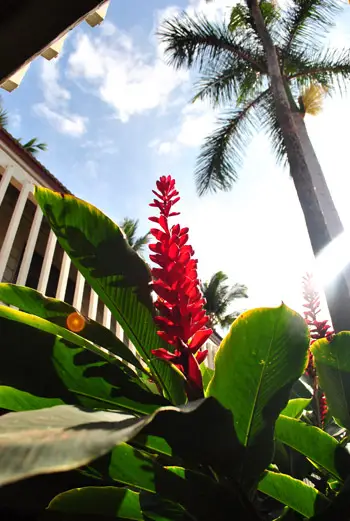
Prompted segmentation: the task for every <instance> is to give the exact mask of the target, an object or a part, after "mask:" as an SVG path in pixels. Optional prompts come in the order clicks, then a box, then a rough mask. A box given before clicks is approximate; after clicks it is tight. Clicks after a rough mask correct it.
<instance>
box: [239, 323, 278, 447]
mask: <svg viewBox="0 0 350 521" xmlns="http://www.w3.org/2000/svg"><path fill="white" fill-rule="evenodd" d="M276 324H277V321H276V322H275V323H274V326H273V333H272V336H271V340H270V345H269V348H268V350H267V357H266V358H267V359H266V362H265V364H264V367H263V369H262V371H261V374H260V379H259V385H258V387H257V391H256V394H255V397H254V401H253V404H252V409H251V414H250V418H249V422H248V428H247V433H246V436H245V440H244V446H245V447H247V446H248V442H249V439H250V434H251V430H252V426H253V418H254V411H255V409H256V404H257V401H258V398H259V395H260V391H261V387H262V385H261V384H262V380H263V377H264V373H265V371H266V367H267V361H268V360H269V357H270V351H271V347H272V344H273V341H274V338H275V332H276Z"/></svg>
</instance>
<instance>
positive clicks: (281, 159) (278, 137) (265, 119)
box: [258, 90, 288, 166]
mask: <svg viewBox="0 0 350 521" xmlns="http://www.w3.org/2000/svg"><path fill="white" fill-rule="evenodd" d="M258 118H259V120H260V122H261V127H262V130H263V131H264V132H265V133H266V135H267V136H268V137H269V139H270V142H271V147H272V150H273V152H274V154H275V157H276V161H277V164H280V165H282V166H285V165H286V164H287V161H288V158H287V149H286V145H285V142H284V138H283V134H282V130H281V128H280V126H279V123H278V121H277V117H276V111H275V104H274V100H273V97H272V93H271V91H270V90H269V91H268V92H267V93H266V95H265V96H264V97H263V99H262V100H261V103H260V104H259V106H258Z"/></svg>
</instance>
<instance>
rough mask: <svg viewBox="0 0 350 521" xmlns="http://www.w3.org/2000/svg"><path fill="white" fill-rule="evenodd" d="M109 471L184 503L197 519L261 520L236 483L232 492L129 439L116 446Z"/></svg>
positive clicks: (124, 482)
mask: <svg viewBox="0 0 350 521" xmlns="http://www.w3.org/2000/svg"><path fill="white" fill-rule="evenodd" d="M109 475H110V477H111V478H113V479H114V480H116V481H118V482H119V483H123V484H126V485H129V486H133V487H135V488H137V489H139V490H142V491H146V492H151V493H157V494H160V495H161V496H162V497H163V498H165V499H168V500H170V501H173V502H175V503H179V504H181V505H182V506H183V507H184V508H185V509H186V511H187V512H189V514H191V515H192V516H195V519H200V520H203V521H204V520H208V521H212V520H213V519H215V520H219V519H220V520H221V519H222V520H223V521H226V520H227V519H228V518H230V517H232V516H233V515H234V516H236V517H237V519H246V520H252V521H253V520H254V521H258V518H257V516H256V515H254V513H252V512H251V510H252V507H251V505H249V503H248V504H247V502H245V501H244V497H242V496H241V495H239V493H238V492H237V496H238V495H239V501H237V499H238V498H237V497H236V494H235V490H234V487H232V488H231V489H230V493H228V492H227V490H226V489H225V488H224V487H221V486H220V485H218V483H217V482H215V481H213V480H212V479H210V478H209V477H208V476H205V475H203V474H201V473H199V472H193V471H191V470H188V469H185V468H183V467H162V466H161V465H160V464H159V463H158V461H157V459H156V458H154V457H152V456H150V455H149V454H146V453H145V452H143V451H139V450H137V449H135V448H133V447H130V445H129V444H127V443H123V444H121V445H119V446H118V447H115V448H114V449H113V451H112V455H111V459H110V464H109ZM249 507H250V508H249ZM243 514H245V517H244V516H243ZM248 514H250V515H251V517H249V515H248Z"/></svg>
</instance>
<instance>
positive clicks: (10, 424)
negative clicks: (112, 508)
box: [0, 399, 232, 489]
mask: <svg viewBox="0 0 350 521" xmlns="http://www.w3.org/2000/svg"><path fill="white" fill-rule="evenodd" d="M220 416H221V418H222V419H223V422H222V424H221V425H218V427H217V432H218V431H219V427H220V428H222V427H223V428H224V429H225V426H226V425H227V420H228V418H230V417H231V415H230V413H229V411H226V410H225V409H224V408H223V407H222V406H221V405H220V404H219V403H218V402H217V401H216V400H214V399H207V400H198V401H197V402H191V404H190V405H185V406H182V407H165V408H160V409H158V410H157V411H156V412H155V413H153V414H152V415H150V416H144V417H141V418H135V417H134V416H131V415H126V414H124V413H120V412H119V411H108V412H107V411H85V410H82V409H81V408H79V407H74V406H71V405H59V406H57V407H50V408H48V409H40V410H34V411H25V412H15V413H8V414H5V415H4V416H1V417H0V444H1V450H0V484H4V483H7V482H11V481H15V480H18V479H23V478H24V477H28V476H31V475H35V474H38V473H47V472H59V471H62V470H70V469H74V468H77V467H79V466H81V465H85V464H88V463H89V462H90V461H92V460H93V459H95V458H97V457H98V456H101V455H103V454H106V453H107V452H108V451H109V450H111V449H112V448H113V446H114V445H116V444H120V443H122V442H125V441H128V440H131V439H132V438H134V437H135V436H137V434H139V433H140V432H141V430H144V434H145V435H148V434H151V435H153V436H155V435H159V433H160V431H163V432H164V433H165V435H166V436H167V438H169V439H167V438H166V439H167V441H168V443H169V444H172V445H173V444H175V446H176V447H181V446H182V445H184V442H187V441H188V444H189V448H187V447H183V448H182V452H181V454H187V453H190V448H191V447H193V446H195V444H196V441H197V439H192V437H193V435H196V434H197V433H198V432H199V427H202V426H203V423H208V425H210V423H211V422H212V420H213V419H214V420H217V419H218V418H220ZM225 418H226V420H225ZM125 420H127V421H125ZM147 425H148V429H147V428H146V427H147ZM184 425H186V426H187V427H189V428H188V429H187V431H186V432H184V433H182V440H181V436H178V434H179V431H177V430H176V429H177V428H178V427H179V426H184ZM231 428H232V426H231ZM225 436H226V438H227V439H228V438H229V433H225V432H223V440H224V443H225ZM179 438H180V439H179ZM14 440H16V443H14ZM212 445H213V446H214V445H216V444H212ZM199 447H200V448H201V449H197V453H196V455H195V457H194V459H196V457H197V458H198V457H200V459H201V460H202V461H203V463H204V464H205V463H206V462H207V461H212V460H213V459H214V458H215V457H216V455H218V454H220V448H219V447H213V448H212V449H211V450H210V451H209V453H208V456H207V457H203V458H201V452H200V450H203V446H201V445H200V444H199ZM224 447H225V445H224ZM135 450H136V449H135ZM138 452H140V451H138ZM181 454H180V455H181ZM225 455H226V454H225V451H224V453H223V454H222V455H221V460H222V461H224V458H225ZM146 456H147V455H146ZM228 456H230V454H228ZM231 457H232V455H231ZM121 458H122V456H121V454H120V455H119V456H118V458H117V463H118V465H120V464H121ZM226 465H227V466H228V465H229V463H226ZM122 470H123V472H128V471H130V466H128V465H126V466H125V467H122ZM152 486H153V485H152V484H150V487H152ZM146 489H147V488H146Z"/></svg>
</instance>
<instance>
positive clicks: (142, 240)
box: [133, 233, 150, 253]
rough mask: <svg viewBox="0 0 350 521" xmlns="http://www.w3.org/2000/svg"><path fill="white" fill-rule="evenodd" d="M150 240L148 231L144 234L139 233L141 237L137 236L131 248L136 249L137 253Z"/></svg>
mask: <svg viewBox="0 0 350 521" xmlns="http://www.w3.org/2000/svg"><path fill="white" fill-rule="evenodd" d="M149 240H150V233H146V234H145V235H141V237H138V238H137V239H136V240H135V242H134V245H133V249H134V250H135V251H137V252H138V253H139V252H141V251H142V250H143V249H144V247H145V246H147V244H148V243H149Z"/></svg>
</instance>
